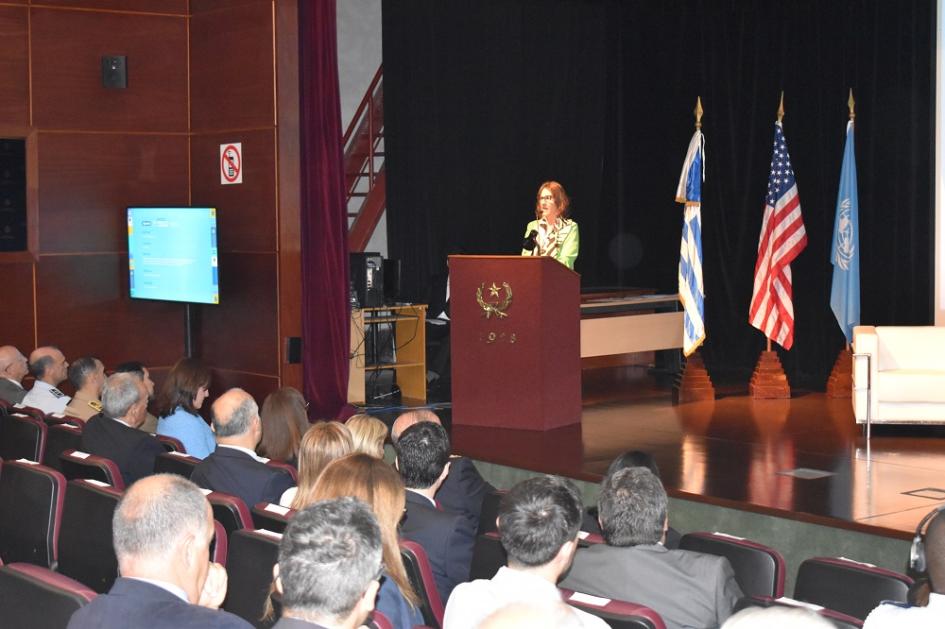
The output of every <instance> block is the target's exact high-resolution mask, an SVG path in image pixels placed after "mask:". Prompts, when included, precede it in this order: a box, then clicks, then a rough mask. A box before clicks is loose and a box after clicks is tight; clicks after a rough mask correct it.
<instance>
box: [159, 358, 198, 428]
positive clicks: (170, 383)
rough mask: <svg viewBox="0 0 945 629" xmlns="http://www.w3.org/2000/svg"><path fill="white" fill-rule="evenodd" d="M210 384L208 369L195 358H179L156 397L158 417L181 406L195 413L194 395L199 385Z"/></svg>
mask: <svg viewBox="0 0 945 629" xmlns="http://www.w3.org/2000/svg"><path fill="white" fill-rule="evenodd" d="M209 384H210V370H209V369H207V368H206V367H205V366H204V364H203V363H202V362H200V361H199V360H197V359H196V358H181V359H180V360H178V361H177V363H176V364H175V365H174V366H173V367H171V371H170V372H169V373H168V374H167V378H165V379H164V384H162V385H161V392H160V394H159V395H158V399H157V414H158V417H167V416H168V415H172V414H173V413H174V411H175V410H177V407H178V406H180V407H182V408H183V409H184V410H185V411H187V412H188V413H190V414H192V415H197V409H196V408H194V397H196V395H197V391H198V390H200V387H205V386H207V385H209Z"/></svg>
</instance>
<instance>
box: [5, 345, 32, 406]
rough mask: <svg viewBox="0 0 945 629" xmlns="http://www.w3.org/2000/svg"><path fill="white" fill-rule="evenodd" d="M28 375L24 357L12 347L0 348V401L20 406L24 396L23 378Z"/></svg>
mask: <svg viewBox="0 0 945 629" xmlns="http://www.w3.org/2000/svg"><path fill="white" fill-rule="evenodd" d="M27 373H29V367H28V366H27V364H26V356H24V355H23V354H22V353H21V352H20V350H18V349H17V348H15V347H13V346H12V345H4V346H3V347H0V400H6V401H7V402H9V403H10V404H21V403H22V402H23V397H24V396H26V389H24V388H23V376H25V375H26V374H27Z"/></svg>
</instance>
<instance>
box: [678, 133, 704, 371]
mask: <svg viewBox="0 0 945 629" xmlns="http://www.w3.org/2000/svg"><path fill="white" fill-rule="evenodd" d="M704 156H705V138H704V137H703V135H702V131H700V130H698V129H697V130H696V132H695V133H693V134H692V140H690V141H689V150H688V151H686V161H685V162H683V168H682V174H680V175H679V185H678V186H677V187H676V201H678V202H679V203H685V204H686V209H685V211H684V213H683V228H682V239H681V241H680V244H679V300H680V301H681V302H682V305H683V313H684V314H683V353H684V354H685V355H686V356H689V355H691V354H692V353H693V352H694V351H696V349H698V347H699V346H700V345H702V342H703V341H704V340H705V321H704V316H705V287H704V286H703V284H702V210H701V208H702V180H703V178H704V177H705V170H704V169H705V163H704Z"/></svg>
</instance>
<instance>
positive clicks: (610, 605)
mask: <svg viewBox="0 0 945 629" xmlns="http://www.w3.org/2000/svg"><path fill="white" fill-rule="evenodd" d="M560 589H561V595H562V598H563V599H564V602H565V603H567V604H568V605H571V606H573V607H577V608H580V609H582V610H584V611H586V612H588V613H589V614H593V615H594V616H597V617H598V618H602V619H604V620H605V621H606V622H607V624H608V625H610V626H611V627H618V628H620V629H666V624H665V623H664V622H663V618H662V617H661V616H660V615H659V614H658V613H656V612H655V611H654V610H652V609H650V608H649V607H646V606H645V605H637V604H636V603H631V602H629V601H620V600H616V599H612V598H600V597H597V596H589V595H587V594H582V593H580V592H574V591H573V590H566V589H564V588H560Z"/></svg>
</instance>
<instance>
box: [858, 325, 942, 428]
mask: <svg viewBox="0 0 945 629" xmlns="http://www.w3.org/2000/svg"><path fill="white" fill-rule="evenodd" d="M867 412H869V418H870V422H873V423H894V424H940V423H945V327H935V326H877V327H874V326H871V325H861V326H857V327H855V328H853V413H854V415H855V416H856V422H857V423H858V424H862V423H865V422H866V421H867Z"/></svg>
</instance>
